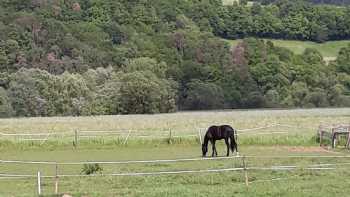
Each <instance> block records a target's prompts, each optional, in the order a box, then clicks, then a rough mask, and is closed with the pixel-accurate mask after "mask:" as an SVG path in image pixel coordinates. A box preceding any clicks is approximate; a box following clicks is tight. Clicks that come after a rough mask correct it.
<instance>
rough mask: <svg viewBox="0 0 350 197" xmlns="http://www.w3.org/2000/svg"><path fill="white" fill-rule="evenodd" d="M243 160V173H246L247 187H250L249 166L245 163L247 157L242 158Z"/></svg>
mask: <svg viewBox="0 0 350 197" xmlns="http://www.w3.org/2000/svg"><path fill="white" fill-rule="evenodd" d="M242 160H243V171H244V177H245V185H246V186H247V187H248V186H249V179H248V171H247V164H246V162H245V156H243V157H242Z"/></svg>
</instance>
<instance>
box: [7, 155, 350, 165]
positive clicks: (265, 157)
mask: <svg viewBox="0 0 350 197" xmlns="http://www.w3.org/2000/svg"><path fill="white" fill-rule="evenodd" d="M241 158H258V159H285V158H350V155H285V156H256V155H244V156H231V157H208V158H202V157H201V158H182V159H163V160H130V161H81V162H55V161H20V160H0V164H11V163H12V164H46V165H84V164H138V163H173V162H186V161H188V162H189V161H213V160H228V159H241ZM342 164H350V163H342ZM316 165H329V164H316ZM331 165H333V164H331Z"/></svg>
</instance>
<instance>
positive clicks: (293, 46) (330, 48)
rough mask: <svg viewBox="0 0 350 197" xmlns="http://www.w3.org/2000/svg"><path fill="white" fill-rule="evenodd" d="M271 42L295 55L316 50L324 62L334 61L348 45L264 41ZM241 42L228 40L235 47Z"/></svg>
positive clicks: (343, 43) (340, 43) (344, 41)
mask: <svg viewBox="0 0 350 197" xmlns="http://www.w3.org/2000/svg"><path fill="white" fill-rule="evenodd" d="M264 40H269V41H271V42H273V44H274V45H275V46H279V47H285V48H287V49H289V50H291V51H293V52H294V53H295V54H302V53H303V52H304V51H305V49H306V48H312V49H317V50H318V51H319V52H320V53H321V54H322V56H323V57H324V58H325V60H335V59H336V57H337V55H338V52H339V50H340V49H341V48H343V47H346V46H347V45H349V44H350V40H342V41H329V42H325V43H316V42H310V41H295V40H277V39H264ZM240 41H241V40H228V42H230V43H231V44H232V46H236V45H237V43H238V42H240Z"/></svg>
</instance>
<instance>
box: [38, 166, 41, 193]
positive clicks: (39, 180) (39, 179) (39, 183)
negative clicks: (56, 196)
mask: <svg viewBox="0 0 350 197" xmlns="http://www.w3.org/2000/svg"><path fill="white" fill-rule="evenodd" d="M37 181H38V196H41V175H40V171H38V180H37Z"/></svg>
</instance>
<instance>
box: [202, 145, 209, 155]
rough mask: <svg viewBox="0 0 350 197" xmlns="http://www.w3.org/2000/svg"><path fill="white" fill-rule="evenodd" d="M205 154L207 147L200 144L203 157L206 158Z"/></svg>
mask: <svg viewBox="0 0 350 197" xmlns="http://www.w3.org/2000/svg"><path fill="white" fill-rule="evenodd" d="M207 152H208V146H206V145H205V144H202V153H203V157H205V156H206V154H207Z"/></svg>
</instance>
